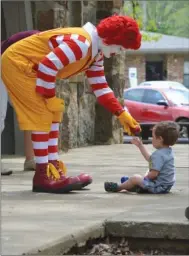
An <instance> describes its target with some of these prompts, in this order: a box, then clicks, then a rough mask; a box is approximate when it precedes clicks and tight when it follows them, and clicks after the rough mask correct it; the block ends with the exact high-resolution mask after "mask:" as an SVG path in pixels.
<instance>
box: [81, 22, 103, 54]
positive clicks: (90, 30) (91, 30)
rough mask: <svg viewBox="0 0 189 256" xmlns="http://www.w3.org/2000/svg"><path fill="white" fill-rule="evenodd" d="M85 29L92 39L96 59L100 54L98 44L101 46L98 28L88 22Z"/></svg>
mask: <svg viewBox="0 0 189 256" xmlns="http://www.w3.org/2000/svg"><path fill="white" fill-rule="evenodd" d="M83 29H84V30H85V31H87V33H88V34H89V35H90V37H91V42H92V58H94V57H95V56H96V55H97V54H98V44H99V37H98V33H97V30H96V27H95V26H94V25H93V24H92V23H90V22H87V23H86V24H85V25H84V26H83Z"/></svg>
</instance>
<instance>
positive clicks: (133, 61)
mask: <svg viewBox="0 0 189 256" xmlns="http://www.w3.org/2000/svg"><path fill="white" fill-rule="evenodd" d="M145 61H146V60H145V56H144V55H126V67H125V78H126V80H125V87H126V88H128V87H130V85H129V68H131V67H135V68H137V78H138V83H141V82H143V81H145V73H146V71H145Z"/></svg>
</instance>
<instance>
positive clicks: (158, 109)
mask: <svg viewBox="0 0 189 256" xmlns="http://www.w3.org/2000/svg"><path fill="white" fill-rule="evenodd" d="M159 100H164V101H165V100H166V99H165V98H164V96H163V95H162V93H161V92H160V91H158V90H155V89H147V88H146V89H145V91H144V97H143V103H144V104H143V107H142V109H141V114H142V118H143V120H145V122H160V121H167V120H172V114H171V109H170V107H169V106H160V105H158V104H157V102H158V101H159Z"/></svg>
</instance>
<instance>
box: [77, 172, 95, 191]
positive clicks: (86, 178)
mask: <svg viewBox="0 0 189 256" xmlns="http://www.w3.org/2000/svg"><path fill="white" fill-rule="evenodd" d="M77 177H78V178H79V180H80V182H81V184H82V188H84V187H86V186H88V185H89V184H91V183H92V181H93V179H92V177H91V176H90V175H89V174H86V173H81V174H80V175H78V176H77Z"/></svg>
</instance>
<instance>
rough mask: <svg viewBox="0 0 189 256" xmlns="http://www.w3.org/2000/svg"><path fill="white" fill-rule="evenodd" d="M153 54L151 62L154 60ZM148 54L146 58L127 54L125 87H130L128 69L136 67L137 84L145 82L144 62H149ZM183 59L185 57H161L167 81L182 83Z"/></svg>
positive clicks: (177, 55)
mask: <svg viewBox="0 0 189 256" xmlns="http://www.w3.org/2000/svg"><path fill="white" fill-rule="evenodd" d="M154 56H155V55H154V54H153V56H152V57H153V60H155V59H154ZM157 56H158V55H157ZM149 58H150V54H149V55H148V56H145V55H144V54H143V55H142V54H141V55H134V54H129V55H126V68H125V76H126V83H125V87H126V88H128V87H130V85H129V75H128V72H129V68H131V67H136V68H137V78H138V84H139V83H141V82H143V81H145V76H146V65H145V64H146V60H149ZM184 58H185V55H184V54H183V55H181V54H166V55H161V59H163V61H164V68H165V70H166V71H167V80H171V81H177V82H180V83H183V78H184Z"/></svg>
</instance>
